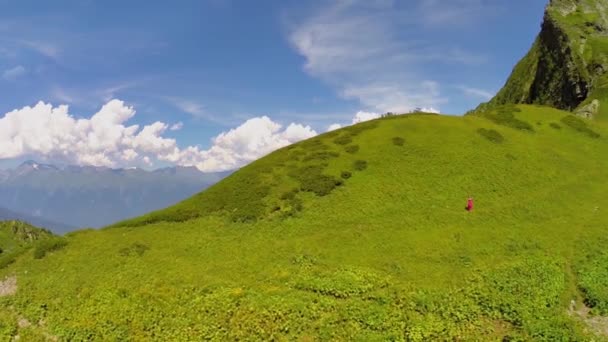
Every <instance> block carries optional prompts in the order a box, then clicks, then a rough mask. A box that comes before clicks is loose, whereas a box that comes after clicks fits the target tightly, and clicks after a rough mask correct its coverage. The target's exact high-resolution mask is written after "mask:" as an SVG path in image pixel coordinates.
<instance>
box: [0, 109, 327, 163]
mask: <svg viewBox="0 0 608 342" xmlns="http://www.w3.org/2000/svg"><path fill="white" fill-rule="evenodd" d="M134 116H135V110H134V108H133V107H129V106H126V105H125V104H124V102H122V101H120V100H111V101H109V102H108V103H107V104H105V105H104V106H103V107H102V108H101V109H100V110H99V111H98V112H97V113H95V114H94V115H93V116H92V117H91V118H89V119H86V118H82V119H77V118H75V117H74V116H73V115H71V114H70V113H69V110H68V106H66V105H61V106H58V107H53V106H52V105H51V104H46V103H43V102H39V103H38V104H36V105H35V106H33V107H29V106H28V107H24V108H22V109H18V110H14V111H12V112H9V113H6V114H5V115H4V116H3V117H0V159H8V158H17V157H22V156H38V157H43V158H45V159H57V160H61V161H65V162H71V163H77V164H87V165H96V166H109V167H124V166H129V165H134V164H135V165H137V164H141V163H143V164H146V165H152V164H153V163H154V161H168V162H172V163H175V164H179V165H195V166H197V167H198V168H199V169H201V170H203V171H222V170H229V169H234V168H237V167H240V166H243V165H244V164H246V163H248V162H251V161H253V160H255V159H257V158H260V157H262V156H264V155H266V154H268V153H270V152H272V151H274V150H276V149H277V148H280V147H283V146H286V145H289V144H292V143H295V142H297V141H300V140H303V139H307V138H310V137H313V136H315V135H316V134H317V133H316V132H315V131H314V130H312V129H311V128H310V127H309V126H303V125H300V124H295V123H292V124H290V125H288V126H287V127H286V128H285V129H283V128H282V126H281V125H280V124H278V123H276V122H274V121H272V120H271V119H270V118H268V117H266V116H263V117H258V118H253V119H249V120H247V121H246V122H245V123H243V124H242V125H240V126H239V127H237V128H235V129H232V130H230V131H228V132H224V133H221V134H220V135H218V136H217V137H215V138H214V139H213V145H212V146H211V148H209V149H208V150H201V149H200V148H199V147H194V146H189V147H186V148H184V149H180V148H179V147H178V146H177V142H176V141H175V139H170V138H165V137H163V135H164V133H165V132H166V131H167V130H170V129H172V128H176V127H178V126H179V123H178V124H176V125H173V126H169V125H168V124H166V123H163V122H159V121H158V122H154V123H152V124H150V125H146V126H143V127H140V126H139V125H127V122H128V121H129V120H130V119H132V118H133V117H134Z"/></svg>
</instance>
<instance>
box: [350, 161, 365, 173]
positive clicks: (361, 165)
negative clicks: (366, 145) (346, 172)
mask: <svg viewBox="0 0 608 342" xmlns="http://www.w3.org/2000/svg"><path fill="white" fill-rule="evenodd" d="M353 167H354V168H355V170H357V171H363V170H365V169H367V161H365V160H356V161H355V162H354V163H353Z"/></svg>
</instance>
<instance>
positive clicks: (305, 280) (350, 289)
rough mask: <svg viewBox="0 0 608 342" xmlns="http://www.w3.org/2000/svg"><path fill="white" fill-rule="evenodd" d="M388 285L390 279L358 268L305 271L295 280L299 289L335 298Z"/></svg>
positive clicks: (348, 296)
mask: <svg viewBox="0 0 608 342" xmlns="http://www.w3.org/2000/svg"><path fill="white" fill-rule="evenodd" d="M386 286H388V280H387V279H386V278H385V277H381V276H379V275H377V274H375V273H373V272H369V271H364V270H357V269H340V270H336V271H333V272H325V273H314V272H305V273H304V274H301V275H300V276H299V277H298V279H297V280H296V281H295V284H294V287H295V288H296V289H298V290H303V291H310V292H314V293H319V294H322V295H325V296H332V297H335V298H350V297H353V296H360V295H362V294H365V293H368V292H370V291H373V290H376V289H381V288H383V287H386Z"/></svg>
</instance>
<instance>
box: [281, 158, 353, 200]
mask: <svg viewBox="0 0 608 342" xmlns="http://www.w3.org/2000/svg"><path fill="white" fill-rule="evenodd" d="M323 169H324V168H323V166H320V165H308V166H305V167H302V168H299V169H297V170H296V171H295V172H292V173H291V174H290V175H291V177H292V178H294V179H296V180H297V181H298V182H299V183H300V190H301V191H308V192H313V193H315V194H316V195H317V196H327V195H329V194H330V193H331V192H332V191H333V190H334V189H335V188H336V187H338V186H340V185H342V184H343V183H342V180H340V179H338V178H335V177H333V176H329V175H325V174H323Z"/></svg>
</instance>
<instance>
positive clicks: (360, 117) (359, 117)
mask: <svg viewBox="0 0 608 342" xmlns="http://www.w3.org/2000/svg"><path fill="white" fill-rule="evenodd" d="M379 117H380V114H379V113H372V112H364V111H358V112H357V114H355V117H354V118H353V125H354V124H358V123H359V122H364V121H369V120H374V119H377V118H379Z"/></svg>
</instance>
